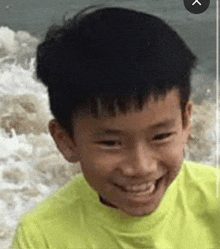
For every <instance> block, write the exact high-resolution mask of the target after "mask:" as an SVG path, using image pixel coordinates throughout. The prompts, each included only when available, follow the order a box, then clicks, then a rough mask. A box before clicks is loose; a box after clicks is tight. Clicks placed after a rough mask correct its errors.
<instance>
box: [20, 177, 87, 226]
mask: <svg viewBox="0 0 220 249" xmlns="http://www.w3.org/2000/svg"><path fill="white" fill-rule="evenodd" d="M83 185H84V177H83V175H82V174H79V175H76V176H74V177H73V179H72V180H71V181H70V182H68V183H67V184H66V185H65V186H63V187H62V188H60V189H58V190H57V191H55V192H54V193H53V194H51V195H50V196H49V197H47V198H45V199H44V200H42V201H41V202H39V203H38V204H37V205H36V206H35V207H33V208H32V209H31V210H29V211H28V212H27V213H26V214H24V215H23V216H22V220H23V221H24V220H25V221H26V220H29V219H34V218H38V219H40V218H44V219H45V218H47V219H49V218H52V217H53V215H54V213H57V212H59V213H62V212H63V211H64V209H66V208H67V207H68V206H74V205H75V203H76V202H77V201H79V200H80V190H81V189H82V188H83Z"/></svg>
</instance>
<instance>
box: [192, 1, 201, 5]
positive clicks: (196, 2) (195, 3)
mask: <svg viewBox="0 0 220 249" xmlns="http://www.w3.org/2000/svg"><path fill="white" fill-rule="evenodd" d="M196 3H198V4H199V5H202V4H201V3H200V2H199V0H195V2H194V3H193V4H192V5H194V4H196Z"/></svg>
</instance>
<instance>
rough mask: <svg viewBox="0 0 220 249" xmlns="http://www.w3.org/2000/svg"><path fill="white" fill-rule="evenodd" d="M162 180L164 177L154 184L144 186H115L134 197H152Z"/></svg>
mask: <svg viewBox="0 0 220 249" xmlns="http://www.w3.org/2000/svg"><path fill="white" fill-rule="evenodd" d="M162 178H163V177H161V178H159V179H157V180H156V181H154V182H150V183H144V184H141V185H133V186H127V187H124V186H121V185H118V184H115V186H116V187H117V188H119V189H120V190H121V191H123V192H125V193H128V194H133V195H143V194H145V195H146V194H148V195H152V194H154V192H155V191H156V189H157V186H158V182H160V180H161V179H162Z"/></svg>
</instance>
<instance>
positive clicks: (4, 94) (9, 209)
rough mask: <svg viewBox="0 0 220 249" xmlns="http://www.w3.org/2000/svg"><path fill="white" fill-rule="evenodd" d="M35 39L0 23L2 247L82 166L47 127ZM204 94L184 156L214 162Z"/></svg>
mask: <svg viewBox="0 0 220 249" xmlns="http://www.w3.org/2000/svg"><path fill="white" fill-rule="evenodd" d="M38 42H39V41H38V40H37V39H36V38H35V37H32V36H31V35H30V34H28V33H27V32H24V31H19V32H14V31H12V30H10V29H9V28H7V27H1V28H0V122H1V127H0V248H7V245H9V244H10V241H11V239H12V235H13V233H14V229H15V227H16V224H17V221H18V219H19V217H20V216H21V215H22V214H23V213H24V212H27V211H28V210H29V209H30V208H31V207H32V206H34V205H35V204H36V203H38V202H39V201H40V200H42V199H43V198H44V197H45V196H48V195H49V194H50V193H52V192H53V191H54V190H55V189H57V188H59V187H60V186H62V185H63V184H64V183H66V182H67V181H69V180H70V179H71V175H74V174H76V173H77V172H79V171H80V168H79V165H74V166H73V165H71V164H69V163H67V162H66V161H65V160H64V159H63V157H62V156H61V155H60V154H59V152H58V150H57V148H56V146H55V144H54V142H53V141H52V138H51V137H50V135H49V134H48V132H47V127H46V124H47V122H48V120H49V118H51V117H52V116H51V114H50V111H49V104H48V97H47V90H46V88H45V87H44V86H43V84H41V83H39V82H37V81H36V79H35V76H34V73H35V68H34V65H35V49H36V46H37V44H38ZM205 77H206V80H205V82H204V78H205ZM207 78H208V80H210V79H209V76H207V75H204V74H202V73H201V70H200V72H199V73H197V75H194V77H193V81H194V82H195V83H196V84H197V86H199V83H200V82H201V80H203V82H204V84H205V83H207ZM206 86H207V84H206ZM196 89H197V88H196ZM207 89H209V88H207ZM207 89H206V90H205V91H207ZM210 89H211V90H210V91H213V90H212V88H211V87H210ZM200 90H201V89H200V87H198V90H196V92H195V95H196V93H200ZM201 98H202V97H200V100H201ZM208 100H209V98H207V101H203V102H202V104H200V105H195V111H194V116H193V119H192V121H193V128H192V133H193V134H192V135H193V136H192V139H191V141H190V146H189V149H187V150H186V157H187V158H188V159H192V160H197V161H200V162H207V163H209V164H215V153H216V147H215V144H216V141H215V137H216V133H215V122H216V121H215V104H214V101H213V102H210V101H208ZM30 110H31V111H30Z"/></svg>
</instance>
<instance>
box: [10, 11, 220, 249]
mask: <svg viewBox="0 0 220 249" xmlns="http://www.w3.org/2000/svg"><path fill="white" fill-rule="evenodd" d="M89 9H90V8H89ZM86 11H87V10H83V11H81V12H80V13H79V14H78V15H76V16H75V17H74V18H73V19H71V20H68V21H67V22H65V23H64V25H63V26H61V27H59V26H53V27H52V28H51V29H50V30H49V31H48V33H47V36H46V38H45V41H44V42H43V43H42V44H40V45H39V47H38V52H37V76H38V78H39V79H40V80H41V81H42V82H43V83H44V84H45V85H46V86H48V92H49V98H50V106H51V110H52V113H53V115H54V117H55V119H54V120H51V121H50V123H49V130H50V133H51V135H52V137H53V139H54V141H55V142H56V145H57V147H58V149H59V150H60V152H61V153H62V154H63V156H64V157H65V158H66V160H68V161H69V162H72V163H75V162H80V164H81V169H82V172H83V175H81V174H80V175H78V176H75V177H74V179H73V181H72V182H70V183H69V184H67V185H66V186H65V187H64V188H62V189H60V190H59V191H57V192H56V193H54V194H53V195H52V196H50V197H49V198H47V199H46V200H44V201H43V202H41V203H40V204H39V205H37V207H36V208H35V209H34V210H33V211H31V212H29V213H28V214H26V215H25V216H23V217H22V219H21V220H20V222H19V225H18V228H17V231H16V234H15V236H14V241H13V248H16V249H18V248H19V249H21V248H22V249H26V248H36V249H39V248H74V249H78V248H80V249H81V248H94V249H96V248H100V249H101V248H111V249H113V248H115V249H116V248H158V249H168V248H173V249H177V248H186V249H189V248H193V249H195V248H220V232H219V231H220V203H219V200H218V199H217V198H216V196H215V194H216V192H215V189H216V182H215V179H216V175H215V173H216V172H215V170H214V169H213V168H211V167H209V166H205V165H201V164H198V163H193V162H186V161H183V151H184V147H185V145H186V143H187V140H188V137H189V134H190V127H191V123H190V117H191V114H192V103H191V102H190V100H189V96H190V74H191V70H192V68H193V67H194V65H195V62H196V57H195V56H194V55H193V53H192V52H191V51H190V50H189V48H188V47H187V46H186V44H185V43H184V42H183V41H182V40H181V38H180V37H179V36H178V34H177V33H176V32H175V31H173V30H172V29H171V28H170V27H169V26H168V25H167V24H165V23H164V22H163V21H162V20H160V19H159V18H156V17H154V16H151V15H148V14H145V13H142V12H138V11H134V10H130V9H124V8H100V9H97V10H95V11H92V12H90V13H86Z"/></svg>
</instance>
